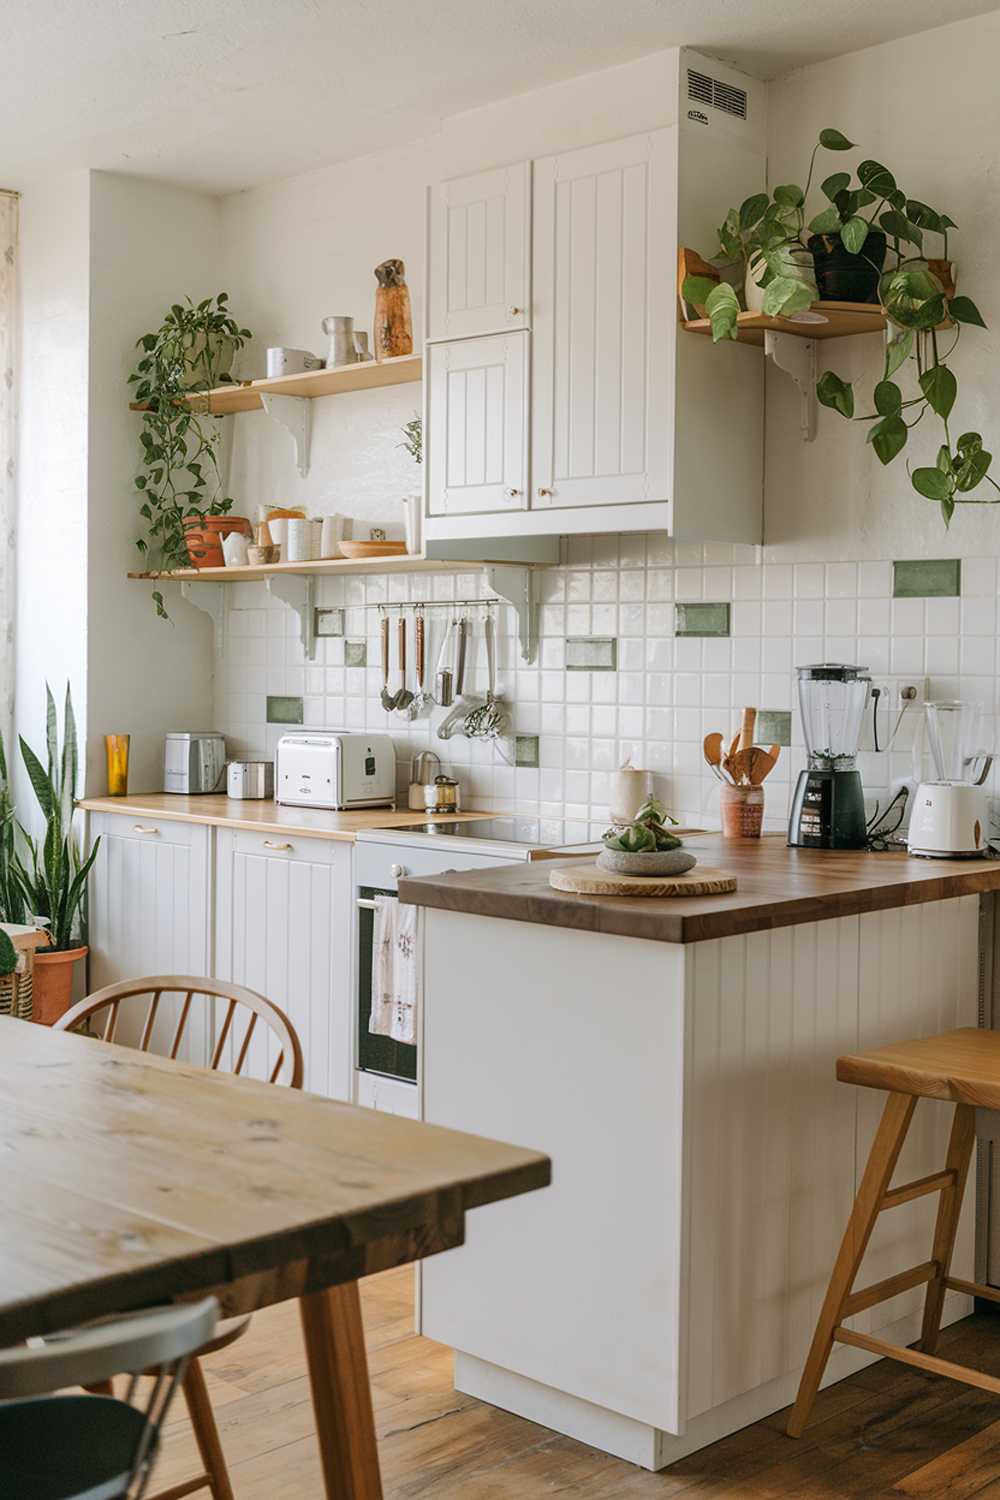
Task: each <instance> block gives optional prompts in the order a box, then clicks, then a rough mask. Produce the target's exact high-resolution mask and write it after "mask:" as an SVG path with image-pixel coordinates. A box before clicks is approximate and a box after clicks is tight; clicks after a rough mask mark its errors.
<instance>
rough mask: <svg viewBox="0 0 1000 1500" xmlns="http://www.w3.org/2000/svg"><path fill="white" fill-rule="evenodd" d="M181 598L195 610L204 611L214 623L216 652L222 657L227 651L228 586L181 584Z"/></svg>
mask: <svg viewBox="0 0 1000 1500" xmlns="http://www.w3.org/2000/svg"><path fill="white" fill-rule="evenodd" d="M181 598H182V599H183V600H184V601H185V603H187V604H190V605H192V606H193V607H194V608H195V609H200V610H202V611H203V612H204V613H205V614H206V615H208V616H209V618H210V619H211V621H212V629H213V632H214V636H215V650H216V653H217V655H219V656H221V655H222V653H223V651H225V649H226V586H225V584H223V583H199V585H198V587H197V588H195V587H194V585H193V584H191V583H186V582H184V583H182V584H181Z"/></svg>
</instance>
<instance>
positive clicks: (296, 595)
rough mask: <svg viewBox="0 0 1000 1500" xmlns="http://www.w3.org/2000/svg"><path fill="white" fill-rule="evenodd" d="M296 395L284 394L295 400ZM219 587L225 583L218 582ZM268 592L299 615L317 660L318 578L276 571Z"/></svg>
mask: <svg viewBox="0 0 1000 1500" xmlns="http://www.w3.org/2000/svg"><path fill="white" fill-rule="evenodd" d="M295 399H296V398H295V397H294V396H282V397H281V400H283V401H294V400H295ZM216 587H217V588H220V589H221V588H222V587H223V585H222V584H221V583H220V584H217V585H216ZM267 592H268V593H269V594H270V595H271V596H272V598H274V599H280V600H281V602H282V604H287V605H288V607H289V609H294V611H295V613H296V614H297V615H298V617H299V639H300V640H301V642H302V650H303V653H304V655H305V659H306V661H315V660H316V579H315V578H314V577H313V576H312V575H311V574H305V573H276V574H274V576H273V577H271V578H269V579H268V580H267Z"/></svg>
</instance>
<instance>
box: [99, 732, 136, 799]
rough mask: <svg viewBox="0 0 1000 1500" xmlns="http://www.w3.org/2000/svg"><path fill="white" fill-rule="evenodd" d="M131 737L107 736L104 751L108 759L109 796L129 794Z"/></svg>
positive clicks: (125, 735) (122, 735)
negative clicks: (129, 749) (129, 747)
mask: <svg viewBox="0 0 1000 1500" xmlns="http://www.w3.org/2000/svg"><path fill="white" fill-rule="evenodd" d="M130 738H131V736H130V735H127V734H106V735H105V736H104V749H105V753H106V754H107V757H108V796H109V797H124V796H125V795H126V793H127V792H128V746H129V740H130Z"/></svg>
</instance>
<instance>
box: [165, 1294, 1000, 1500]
mask: <svg viewBox="0 0 1000 1500" xmlns="http://www.w3.org/2000/svg"><path fill="white" fill-rule="evenodd" d="M412 1285H413V1281H412V1272H411V1271H410V1270H403V1271H392V1272H389V1273H388V1274H386V1275H384V1276H380V1277H373V1278H372V1279H371V1280H369V1281H367V1282H365V1283H363V1290H364V1311H365V1324H366V1329H367V1338H368V1349H369V1361H370V1366H371V1378H372V1387H373V1391H374V1401H375V1418H376V1423H377V1427H378V1437H379V1451H380V1454H381V1461H382V1473H383V1478H384V1483H385V1495H386V1500H408V1497H414V1496H420V1497H424V1496H427V1497H433V1500H532V1497H534V1496H549V1495H577V1496H581V1497H584V1500H647V1497H648V1500H668V1497H672V1496H675V1495H682V1496H684V1500H775V1497H778V1496H788V1497H796V1500H828V1497H829V1500H847V1497H852V1500H861V1497H864V1500H876V1497H879V1500H901V1497H910V1500H916V1497H923V1500H970V1497H972V1496H975V1497H977V1500H1000V1399H998V1398H996V1397H994V1396H989V1395H986V1394H984V1393H983V1392H981V1391H974V1390H971V1389H969V1388H968V1387H965V1386H959V1385H956V1384H954V1383H953V1382H951V1381H946V1380H940V1379H937V1378H936V1377H933V1376H927V1375H923V1374H920V1373H919V1372H917V1371H915V1370H906V1369H904V1368H903V1367H902V1366H900V1365H891V1364H889V1363H887V1362H885V1361H883V1362H881V1363H880V1364H877V1365H872V1366H870V1367H869V1368H868V1369H867V1370H863V1371H861V1373H860V1374H858V1375H856V1376H853V1377H852V1378H851V1379H849V1380H845V1381H842V1382H841V1383H840V1384H839V1385H836V1386H832V1387H831V1388H830V1389H829V1390H827V1391H823V1392H821V1393H820V1396H819V1398H818V1400H817V1403H816V1411H815V1414H814V1419H813V1421H812V1423H811V1424H810V1426H809V1427H808V1429H807V1431H806V1433H805V1436H804V1437H803V1438H801V1439H800V1440H799V1441H798V1442H793V1441H792V1440H791V1439H790V1438H788V1437H786V1436H785V1434H784V1431H783V1428H782V1420H781V1414H780V1413H779V1414H777V1415H775V1416H774V1417H771V1418H768V1419H767V1420H766V1421H763V1422H760V1423H758V1424H757V1425H756V1426H754V1427H748V1428H745V1429H744V1430H743V1431H742V1432H737V1433H734V1434H733V1436H732V1437H729V1438H725V1439H724V1440H723V1441H722V1442H720V1443H716V1444H715V1445H714V1447H711V1448H707V1449H704V1450H703V1451H702V1452H701V1453H697V1454H695V1455H693V1456H692V1457H691V1458H687V1459H684V1460H683V1461H682V1462H681V1463H679V1464H676V1465H674V1467H673V1468H672V1469H669V1470H667V1471H665V1472H664V1473H662V1474H648V1473H646V1472H645V1471H644V1470H641V1469H636V1468H634V1467H633V1466H632V1465H631V1464H626V1463H622V1462H621V1461H620V1460H618V1459H612V1458H608V1457H606V1456H605V1455H604V1454H601V1453H598V1452H596V1451H595V1450H594V1449H592V1448H587V1447H584V1446H583V1444H581V1443H575V1442H573V1441H571V1440H570V1439H569V1438H564V1437H559V1436H558V1435H556V1434H555V1433H552V1432H549V1431H548V1430H547V1429H546V1428H543V1427H537V1426H535V1425H534V1424H533V1423H531V1422H526V1421H524V1420H523V1419H522V1418H520V1417H515V1416H512V1415H511V1414H510V1413H509V1412H503V1411H498V1410H496V1409H495V1408H493V1407H489V1406H484V1405H482V1404H481V1403H480V1402H478V1401H474V1400H472V1399H471V1398H470V1397H468V1396H461V1395H457V1394H456V1393H455V1392H454V1391H453V1390H452V1386H451V1354H450V1351H449V1350H447V1349H445V1348H443V1347H442V1346H441V1345H440V1344H433V1343H431V1342H430V1341H429V1340H427V1339H421V1338H418V1337H417V1336H416V1335H415V1334H414V1333H413V1324H412ZM939 1352H940V1353H942V1354H945V1355H947V1357H949V1358H953V1359H962V1360H966V1361H968V1362H969V1363H970V1364H974V1365H976V1366H977V1367H979V1368H980V1369H985V1370H989V1371H990V1372H991V1373H993V1374H997V1375H1000V1317H997V1316H995V1315H990V1314H978V1315H977V1316H975V1317H973V1318H969V1319H967V1320H966V1321H965V1322H964V1323H960V1324H957V1325H955V1327H953V1328H950V1329H948V1330H946V1331H945V1333H944V1334H943V1335H942V1338H941V1345H940V1349H939ZM206 1373H207V1376H208V1380H209V1384H210V1388H211V1392H212V1396H213V1399H214V1402H215V1406H216V1411H217V1415H218V1420H219V1426H220V1430H221V1434H222V1442H223V1446H224V1447H225V1450H226V1453H227V1456H228V1458H229V1463H230V1472H231V1474H232V1478H233V1485H234V1489H235V1492H236V1497H237V1500H321V1495H322V1490H321V1485H320V1477H319V1465H318V1461H317V1456H316V1449H315V1444H314V1441H313V1437H312V1412H311V1409H310V1405H309V1392H308V1387H307V1384H306V1378H305V1374H304V1364H303V1354H302V1345H301V1340H300V1336H299V1329H298V1322H297V1315H296V1309H295V1306H294V1304H286V1305H284V1306H282V1307H277V1308H271V1309H269V1310H268V1311H266V1312H263V1313H257V1314H256V1315H255V1317H254V1321H253V1326H252V1328H251V1330H250V1333H249V1334H248V1335H247V1336H246V1337H245V1338H243V1339H241V1340H240V1341H239V1342H237V1343H236V1344H234V1345H232V1346H231V1347H230V1348H229V1349H225V1350H222V1351H221V1352H220V1353H219V1354H217V1355H215V1356H214V1357H213V1358H212V1359H211V1360H208V1361H206ZM171 1416H172V1421H171V1423H170V1428H169V1432H168V1438H167V1443H166V1446H165V1450H164V1453H163V1455H162V1457H161V1460H160V1464H159V1466H158V1472H157V1474H156V1476H155V1481H154V1488H155V1489H162V1488H165V1487H166V1486H167V1485H169V1484H174V1483H177V1482H178V1481H179V1480H181V1479H183V1478H184V1477H186V1476H189V1475H190V1474H192V1473H193V1472H194V1471H195V1467H196V1461H195V1458H194V1453H193V1444H192V1440H191V1437H190V1430H189V1429H188V1426H187V1423H186V1421H185V1419H184V1417H183V1410H182V1406H181V1403H180V1402H178V1404H177V1405H176V1406H175V1408H174V1409H173V1412H172V1414H171ZM202 1493H204V1494H206V1495H207V1491H203V1492H202Z"/></svg>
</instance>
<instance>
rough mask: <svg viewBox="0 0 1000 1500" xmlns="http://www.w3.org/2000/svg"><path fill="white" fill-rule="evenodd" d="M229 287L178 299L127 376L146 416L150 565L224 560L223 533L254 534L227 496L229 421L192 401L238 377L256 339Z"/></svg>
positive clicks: (143, 478) (144, 550)
mask: <svg viewBox="0 0 1000 1500" xmlns="http://www.w3.org/2000/svg"><path fill="white" fill-rule="evenodd" d="M228 302H229V298H228V294H227V293H226V292H219V294H218V295H217V296H216V297H206V298H204V300H203V301H201V302H199V303H197V304H195V303H194V302H192V301H191V299H190V297H189V298H187V299H186V300H185V302H184V303H180V302H175V303H174V305H173V306H172V307H171V308H170V310H169V311H168V312H167V313H166V314H165V316H164V318H163V322H162V323H161V324H160V326H159V328H157V329H156V330H155V331H153V332H152V333H145V334H143V335H142V337H141V338H140V339H139V340H138V341H137V344H136V347H137V348H138V349H139V350H140V351H141V357H140V359H139V361H138V363H137V365H136V367H135V369H134V370H133V372H132V374H131V375H130V376H129V377H128V378H129V384H130V385H132V386H134V392H133V395H134V400H135V404H136V405H137V406H139V407H140V408H141V410H142V413H143V426H142V432H141V434H140V442H141V443H142V472H141V473H139V474H137V475H136V477H135V488H136V491H137V494H138V499H139V514H140V516H142V518H143V520H144V521H145V523H146V533H145V535H144V536H142V537H139V538H138V540H137V541H136V547H137V548H138V550H139V552H140V553H141V554H142V557H143V559H144V561H145V563H146V565H147V566H148V567H149V568H150V569H151V570H153V571H157V572H159V571H164V572H169V571H170V570H171V569H173V568H181V567H190V566H192V565H193V566H195V567H206V566H210V565H213V564H218V565H221V563H222V553H221V546H222V537H223V536H224V535H226V534H227V532H229V531H234V530H238V531H242V532H244V533H245V534H246V535H248V536H251V535H252V530H251V527H250V523H249V521H248V520H246V519H245V518H244V517H241V516H240V517H231V516H230V514H229V513H230V511H231V510H232V506H233V502H232V499H231V497H230V496H228V495H225V494H224V493H223V466H222V462H221V452H220V449H221V440H222V430H221V428H220V426H219V424H220V422H221V421H223V420H224V419H223V418H222V417H218V416H215V415H213V414H212V413H211V412H210V410H209V406H208V401H207V399H206V400H205V402H204V403H197V402H194V403H192V402H191V401H190V400H188V399H187V398H188V397H189V396H191V395H192V394H196V393H198V392H207V391H210V390H213V389H214V388H215V387H217V386H220V385H230V384H232V383H233V374H232V367H233V361H234V359H235V357H236V355H237V353H238V352H239V351H240V349H242V348H243V346H244V344H246V342H247V340H248V339H250V338H251V337H252V335H251V333H250V330H249V328H241V327H240V325H239V323H238V322H237V321H236V320H235V318H233V316H232V315H231V313H230V311H229V306H228ZM153 601H154V603H155V605H156V612H157V614H158V615H160V616H161V618H163V619H166V618H167V612H166V609H165V607H164V603H163V595H162V594H161V593H160V592H159V591H158V590H157V591H156V592H154V594H153Z"/></svg>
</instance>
